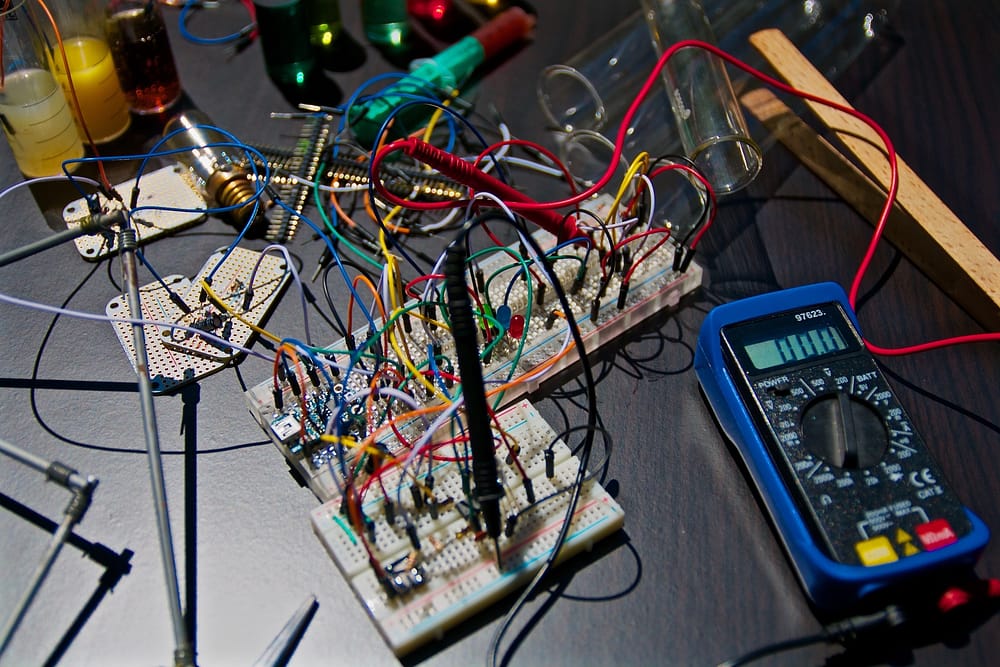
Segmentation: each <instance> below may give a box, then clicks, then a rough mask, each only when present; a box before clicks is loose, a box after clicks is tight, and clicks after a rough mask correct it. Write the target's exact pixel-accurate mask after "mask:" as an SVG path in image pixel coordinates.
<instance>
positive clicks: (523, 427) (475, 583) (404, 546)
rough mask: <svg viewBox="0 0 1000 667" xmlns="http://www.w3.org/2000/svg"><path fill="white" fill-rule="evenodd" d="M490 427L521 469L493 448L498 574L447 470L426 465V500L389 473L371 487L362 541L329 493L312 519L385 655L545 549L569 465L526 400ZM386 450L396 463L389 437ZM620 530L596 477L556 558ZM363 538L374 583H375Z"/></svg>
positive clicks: (412, 642) (553, 533)
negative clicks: (500, 490) (429, 479)
mask: <svg viewBox="0 0 1000 667" xmlns="http://www.w3.org/2000/svg"><path fill="white" fill-rule="evenodd" d="M497 421H498V422H499V429H497V427H496V426H494V429H495V431H496V430H499V431H501V432H503V433H504V434H505V436H504V440H506V441H513V442H516V443H517V447H518V454H517V456H518V459H519V461H520V464H521V467H522V468H523V469H524V475H523V476H522V474H521V472H520V471H519V470H517V469H516V468H515V467H514V466H512V465H511V464H510V461H509V459H508V460H507V462H506V463H505V459H504V456H503V446H501V447H500V448H499V450H498V457H497V459H498V464H499V465H500V470H499V472H500V477H501V481H502V483H503V487H504V492H505V493H504V497H503V499H502V500H501V511H502V514H503V516H505V517H506V518H507V523H506V527H505V530H504V532H503V534H502V535H501V536H500V539H499V547H500V554H501V562H502V566H503V567H502V569H500V568H499V567H498V565H497V556H496V553H495V551H494V546H493V542H492V540H490V539H488V538H487V539H483V538H484V535H483V533H482V532H479V531H477V530H476V529H474V528H472V527H470V521H469V509H468V507H469V503H468V500H467V498H466V493H465V490H464V489H465V488H467V486H468V480H467V479H465V480H464V483H463V477H462V475H461V474H460V473H461V470H462V468H461V466H460V465H457V464H456V463H455V462H448V461H444V460H436V461H434V463H433V464H432V466H433V467H432V470H431V471H430V473H428V475H430V474H432V475H433V478H434V480H435V481H434V485H433V490H432V491H431V492H430V494H428V492H427V489H426V487H425V486H424V487H423V488H421V489H420V490H419V491H420V493H413V492H412V491H413V489H412V488H411V487H412V484H411V483H410V480H409V478H406V479H402V478H401V477H400V474H399V472H398V470H394V471H393V472H392V473H391V474H390V475H384V476H383V477H382V479H381V482H380V483H379V484H371V485H370V486H369V487H368V492H367V495H366V496H365V498H364V500H363V503H362V510H363V512H364V515H365V516H366V517H367V520H368V521H369V522H370V523H368V529H367V531H366V533H367V535H366V536H362V535H358V534H357V533H356V532H355V531H354V530H353V529H352V528H351V526H350V523H349V521H348V519H347V518H346V516H345V513H344V512H342V505H343V503H342V498H341V497H339V496H338V497H335V498H334V499H332V500H330V501H329V502H327V503H325V504H323V505H321V506H320V507H319V508H317V509H316V510H314V511H313V512H312V524H313V529H314V530H315V532H316V535H317V536H319V538H320V540H321V541H322V542H323V545H324V546H325V547H326V549H327V551H328V552H329V554H330V556H331V557H332V558H333V560H334V562H335V563H336V564H337V567H338V568H339V569H340V571H341V572H342V573H343V575H344V577H345V578H346V579H347V581H348V582H349V583H350V585H351V588H352V589H353V590H354V593H355V594H356V595H357V597H358V599H359V600H360V601H361V603H362V604H363V605H364V607H365V610H366V611H367V612H368V614H369V615H370V616H371V618H372V620H373V621H374V622H375V625H376V626H377V627H378V630H379V632H380V633H381V634H382V635H383V637H384V638H385V641H386V642H387V643H388V645H389V647H390V648H391V649H392V651H393V652H394V653H395V654H396V655H397V656H402V655H404V654H406V653H408V652H410V651H412V650H413V649H414V648H416V647H418V646H420V645H421V644H424V643H426V642H427V641H429V640H431V639H435V638H440V637H441V636H442V635H443V633H444V632H445V630H447V629H448V628H450V627H453V626H454V625H456V624H457V623H459V622H461V621H462V620H464V619H466V618H469V617H470V616H472V615H473V614H475V613H476V612H478V611H480V610H482V609H484V608H485V607H487V606H488V605H490V604H492V603H494V602H496V601H497V600H499V599H501V598H502V597H504V596H505V595H507V594H509V593H511V592H512V591H514V590H516V589H518V588H520V587H521V586H523V585H525V584H526V583H527V581H528V580H529V579H530V577H531V576H532V575H533V574H534V573H535V572H536V571H537V570H538V569H539V568H540V567H541V566H542V564H543V563H544V562H545V560H546V558H547V557H548V556H549V554H550V552H551V551H552V549H553V548H555V547H556V539H557V536H558V534H559V531H560V529H561V528H562V526H563V523H564V521H565V519H566V516H565V515H566V509H567V507H568V502H569V497H570V493H569V491H570V490H571V488H572V485H573V482H574V480H575V478H576V474H577V470H578V468H579V466H580V461H579V459H578V458H577V457H575V456H574V455H573V454H572V452H571V451H570V449H569V447H568V446H567V445H566V443H565V442H563V441H562V440H561V439H560V438H559V437H558V436H557V434H556V433H555V432H554V431H553V429H552V428H551V426H549V424H548V423H547V422H546V421H545V420H544V419H543V418H542V417H541V415H539V414H538V412H537V410H536V409H535V408H534V407H533V406H532V405H531V404H530V403H529V402H528V401H527V400H521V401H519V402H518V403H515V404H514V405H513V406H511V407H510V408H508V409H506V410H504V411H503V412H501V413H500V414H498V416H497ZM388 449H389V450H390V451H393V452H397V453H398V452H403V454H404V455H405V449H404V448H402V447H401V446H400V444H399V442H398V441H396V442H395V443H392V444H389V445H388ZM441 451H442V452H444V451H450V449H447V450H445V449H442V450H441ZM435 458H438V459H440V457H435ZM546 459H548V461H547V460H546ZM421 477H422V478H423V479H425V480H426V477H425V476H424V474H423V473H422V475H421ZM525 478H527V479H529V480H531V481H530V483H529V484H530V486H531V487H532V495H533V496H534V498H535V502H529V500H528V497H529V494H528V490H527V489H526V487H525V484H524V481H523V480H524V479H525ZM387 495H388V500H389V504H390V508H391V509H390V512H391V514H392V516H391V517H389V516H387V507H386V496H387ZM418 497H419V498H420V500H419V505H418V504H417V498H418ZM404 517H407V518H405V519H404ZM623 523H624V512H623V510H622V508H621V506H620V505H619V504H618V503H617V502H616V501H615V500H614V498H612V497H611V496H610V495H609V494H608V493H607V492H606V491H605V490H604V489H603V488H602V487H601V485H600V484H598V483H597V481H596V480H588V481H585V482H584V485H583V488H582V493H581V496H580V499H579V502H578V504H577V506H576V509H575V512H574V514H573V517H572V521H571V524H570V530H569V532H568V533H567V538H566V541H565V542H564V543H563V545H562V550H561V551H560V552H559V557H560V559H564V558H568V557H570V556H572V555H574V554H577V553H579V552H581V551H582V550H589V549H590V548H591V546H592V545H593V544H594V543H595V542H597V541H598V540H601V539H603V538H605V537H607V536H608V535H610V534H612V533H614V532H615V531H617V530H619V529H620V528H621V527H622V525H623ZM411 527H412V535H411V534H409V533H408V529H411ZM363 540H367V547H368V549H370V550H371V555H372V559H373V560H375V561H377V562H378V563H379V564H380V565H381V566H382V567H383V568H384V569H385V572H386V580H384V581H379V577H378V576H377V575H376V573H375V570H374V569H373V567H372V566H371V565H370V560H369V555H368V552H367V551H366V549H365V543H364V542H363ZM417 545H419V546H417Z"/></svg>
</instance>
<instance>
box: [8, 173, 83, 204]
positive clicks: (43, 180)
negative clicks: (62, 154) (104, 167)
mask: <svg viewBox="0 0 1000 667" xmlns="http://www.w3.org/2000/svg"><path fill="white" fill-rule="evenodd" d="M54 181H60V182H61V181H71V182H72V181H80V182H81V183H86V184H87V185H91V186H93V187H95V188H100V187H101V184H100V183H98V182H97V181H95V180H94V179H92V178H87V177H86V176H67V175H66V174H61V175H58V176H39V177H38V178H29V179H28V180H26V181H19V182H17V183H14V184H13V185H10V186H8V187H6V188H4V190H3V191H2V192H0V199H3V198H4V197H6V196H7V195H9V194H10V193H11V192H13V191H14V190H17V189H19V188H23V187H25V186H26V185H34V184H35V183H51V182H54Z"/></svg>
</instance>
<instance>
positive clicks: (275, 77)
mask: <svg viewBox="0 0 1000 667" xmlns="http://www.w3.org/2000/svg"><path fill="white" fill-rule="evenodd" d="M253 4H254V7H255V8H256V10H257V29H258V30H259V31H260V44H261V49H262V51H263V52H264V64H265V66H266V67H267V74H268V76H269V77H271V80H272V81H274V82H275V83H276V84H278V85H279V86H296V87H300V86H303V85H305V84H306V82H307V80H308V79H309V75H310V74H311V73H312V72H313V71H314V70H315V69H316V61H315V58H314V56H313V49H312V45H311V44H310V41H309V39H308V38H307V37H306V35H308V26H309V23H308V21H309V7H308V6H307V3H306V0H254V3H253Z"/></svg>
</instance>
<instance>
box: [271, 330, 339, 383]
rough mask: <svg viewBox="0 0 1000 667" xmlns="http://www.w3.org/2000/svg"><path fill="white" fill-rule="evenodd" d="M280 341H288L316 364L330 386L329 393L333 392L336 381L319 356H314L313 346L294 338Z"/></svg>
mask: <svg viewBox="0 0 1000 667" xmlns="http://www.w3.org/2000/svg"><path fill="white" fill-rule="evenodd" d="M281 342H282V343H290V344H292V345H294V346H295V347H297V348H298V349H299V350H301V351H303V352H305V353H306V356H307V357H309V359H311V360H312V362H313V363H314V364H315V365H316V367H317V368H319V370H320V372H321V373H322V374H323V377H324V378H326V383H327V384H328V385H329V387H330V393H333V385H334V384H336V383H335V382H334V381H333V377H331V375H330V374H329V373H328V372H327V370H326V366H325V365H324V364H323V363H322V362H321V361H320V359H319V357H317V356H316V352H315V348H313V347H312V346H310V345H306V344H305V343H303V342H302V341H300V340H298V339H296V338H282V339H281Z"/></svg>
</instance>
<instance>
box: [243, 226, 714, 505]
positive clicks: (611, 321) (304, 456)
mask: <svg viewBox="0 0 1000 667" xmlns="http://www.w3.org/2000/svg"><path fill="white" fill-rule="evenodd" d="M533 236H534V237H535V238H536V239H537V240H538V241H539V245H540V246H541V247H542V248H543V249H545V248H552V247H553V246H554V245H555V239H554V237H553V236H552V235H551V234H548V233H547V232H543V231H539V232H536V233H535V234H534V235H533ZM648 245H649V246H652V243H650V244H648ZM647 249H648V248H647ZM558 254H559V255H560V256H561V257H562V258H563V259H559V260H556V261H554V262H552V264H553V269H554V272H555V273H556V275H557V276H558V278H559V282H560V284H561V285H563V287H564V289H565V290H566V292H567V297H568V299H569V301H570V306H571V308H572V311H573V313H574V315H575V318H576V321H577V323H578V324H579V327H580V330H581V333H582V334H583V339H584V346H585V347H586V350H587V352H588V353H594V352H596V351H597V350H599V349H601V348H602V347H604V346H606V345H608V344H610V343H612V342H613V341H614V340H616V339H617V338H618V337H620V336H621V335H622V334H624V333H625V332H626V331H628V330H629V329H631V328H633V327H635V326H637V325H639V324H641V323H642V322H643V321H645V320H647V319H648V318H650V317H652V316H654V315H656V314H657V313H660V312H662V311H664V310H666V309H669V308H673V307H675V306H676V305H677V304H678V302H679V301H680V299H681V297H682V296H684V295H686V294H688V293H690V292H692V291H694V290H695V289H697V288H698V287H699V286H700V285H701V281H702V269H701V267H700V266H698V265H697V264H695V263H692V264H691V265H690V266H689V267H688V269H687V271H685V272H678V271H674V270H672V268H671V267H672V264H673V255H674V246H673V245H671V244H669V243H668V244H665V245H663V246H662V247H661V248H659V249H658V250H657V251H656V252H655V253H654V254H653V255H652V256H650V257H649V258H648V259H646V260H645V261H643V262H642V263H641V264H639V265H638V266H637V267H636V270H635V272H634V274H633V276H632V279H631V281H630V289H629V292H628V296H627V299H626V301H625V303H624V304H623V307H622V308H618V289H619V285H620V282H619V281H618V280H613V281H612V282H611V284H610V285H609V286H608V287H607V289H606V290H605V291H604V294H603V296H602V297H601V298H600V299H599V300H598V302H599V308H598V311H597V314H596V317H594V316H593V302H594V300H595V298H596V297H597V295H598V293H599V291H600V282H601V269H600V267H599V265H598V259H597V253H596V252H594V253H591V254H590V256H589V257H587V255H586V249H585V248H583V247H580V246H567V247H565V248H562V249H561V250H559V253H558ZM584 257H587V260H586V267H587V271H586V274H585V276H584V280H583V281H582V283H581V284H580V285H579V289H577V290H575V291H573V290H572V289H571V286H572V285H573V283H574V281H575V279H576V276H577V274H578V270H579V267H580V266H581V265H583V258H584ZM574 258H575V259H574ZM479 267H480V268H481V269H482V271H483V273H484V275H486V276H496V277H497V278H496V279H494V280H493V281H492V282H491V283H489V284H488V286H487V287H486V291H487V292H488V293H489V295H490V298H491V299H492V301H493V303H501V302H504V301H506V303H507V304H508V306H509V308H510V310H511V312H512V313H513V314H514V315H527V317H526V318H525V328H524V332H523V335H522V337H521V338H520V339H514V338H512V337H511V336H504V337H503V340H501V341H500V342H499V344H498V345H496V346H495V348H494V350H493V353H492V354H491V355H490V357H489V359H484V361H483V375H484V378H485V380H486V381H487V382H488V383H489V382H491V383H492V384H493V385H496V384H498V383H500V382H502V381H506V380H507V379H508V377H512V378H515V379H517V378H521V379H522V381H521V382H519V383H518V384H517V385H516V386H513V387H511V388H510V389H509V390H508V391H507V392H506V393H505V394H504V396H503V398H502V402H501V404H500V405H501V407H502V406H503V405H509V404H511V403H512V402H514V401H516V400H518V399H520V398H522V397H524V396H526V395H529V394H531V393H533V392H535V391H537V390H538V389H539V387H540V386H541V384H542V383H543V382H544V381H545V380H546V379H548V378H551V377H552V376H554V375H555V374H557V373H559V372H560V371H562V370H565V369H566V368H567V367H569V366H571V365H572V364H574V363H576V361H577V360H578V358H579V356H578V352H577V351H576V350H572V351H570V352H569V353H568V354H565V355H563V356H561V357H559V358H558V360H557V361H556V362H555V363H551V364H548V365H546V364H547V362H549V360H550V359H552V358H553V357H555V356H557V355H559V353H560V351H562V350H563V348H564V345H565V344H566V342H567V340H568V327H567V325H566V321H565V319H563V318H562V317H559V316H556V315H554V314H553V311H560V312H561V309H560V306H559V302H558V300H557V298H556V296H555V294H554V291H555V290H554V289H553V288H552V286H551V285H548V286H547V289H545V294H543V295H542V296H543V297H544V299H541V300H540V299H539V298H538V296H539V291H538V288H537V287H536V288H535V291H534V294H533V303H532V306H531V309H530V313H529V312H528V291H527V287H526V284H525V282H524V281H523V280H522V279H521V278H519V277H515V276H516V272H517V270H518V268H519V267H518V265H517V264H516V263H514V262H512V260H511V259H510V257H509V255H507V254H506V253H504V252H500V251H498V252H496V253H494V254H493V255H491V256H489V257H487V258H486V259H485V260H483V261H480V262H479ZM512 280H513V281H514V282H513V284H512V286H511V288H510V290H509V294H508V290H507V287H508V285H511V281H512ZM414 319H416V318H414ZM377 322H378V321H377ZM367 333H368V330H367V328H366V327H363V328H359V329H357V330H356V331H355V338H356V340H357V341H364V340H365V339H366V337H367ZM436 338H437V342H438V343H439V344H440V345H441V350H442V354H443V356H444V357H446V358H449V359H455V354H454V343H453V340H452V338H451V336H450V335H449V334H447V333H440V332H439V333H438V334H437V337H436ZM406 341H407V347H408V349H409V350H410V353H411V356H412V359H413V361H414V363H415V364H416V365H417V366H419V367H425V366H426V365H427V364H428V348H429V347H430V344H431V343H432V342H433V341H432V339H431V338H430V337H429V336H428V334H427V331H426V330H425V329H424V328H423V327H422V326H420V324H419V323H418V322H416V321H415V322H414V323H413V326H412V327H411V331H410V333H408V334H406ZM480 344H481V346H480V349H484V347H485V344H486V343H485V341H483V340H481V341H480ZM328 349H331V350H336V351H337V355H338V358H339V359H340V360H341V362H344V361H346V358H347V357H348V356H349V353H348V352H347V345H346V344H345V342H344V340H343V339H341V340H339V341H336V342H335V343H334V344H333V345H331V346H330V347H329V348H328ZM383 354H384V355H385V356H386V358H388V359H389V360H392V361H396V357H395V354H394V352H393V351H392V350H391V349H390V348H389V346H384V351H383ZM515 360H516V364H515ZM512 366H513V368H512ZM543 367H544V369H545V370H544V372H536V369H539V368H543ZM337 382H338V385H337V387H336V388H335V389H334V390H333V391H331V390H330V389H328V388H325V387H313V388H309V389H308V390H304V391H305V393H306V394H307V396H306V400H304V401H303V400H300V399H299V398H297V397H296V396H294V395H293V393H292V392H291V390H290V388H289V387H288V386H287V385H285V386H283V388H282V408H281V409H278V408H277V407H276V406H275V398H274V393H273V387H274V384H273V382H272V381H271V380H266V381H264V382H261V383H260V384H258V385H257V386H255V387H253V388H251V389H250V390H249V391H248V392H247V394H246V398H247V403H248V404H249V407H250V412H251V414H253V415H254V417H255V418H256V420H257V422H258V423H259V424H260V426H261V427H262V428H263V429H264V431H265V432H266V433H267V435H268V437H270V438H271V440H272V441H273V442H274V443H275V445H276V446H277V447H278V449H279V450H280V451H281V452H282V454H283V455H284V456H285V457H286V459H287V460H288V462H289V464H290V465H291V466H292V468H293V469H294V470H295V471H296V472H297V473H298V474H299V475H300V476H301V478H302V479H303V480H304V481H305V483H306V484H308V486H309V488H310V489H312V491H313V493H315V494H316V497H317V498H319V499H320V500H322V501H326V500H329V499H331V498H333V497H334V496H335V495H336V493H337V487H336V484H335V483H334V481H333V478H332V477H331V476H330V473H329V470H328V468H327V467H326V465H325V461H326V460H328V459H329V456H330V448H316V447H314V446H310V444H311V443H315V442H316V440H317V438H318V436H319V435H320V432H321V431H318V430H317V429H316V426H315V425H316V424H325V423H326V422H327V419H328V418H329V415H330V414H332V413H333V412H336V410H337V405H338V403H339V402H340V401H342V400H343V399H344V397H345V396H350V395H354V394H356V393H357V392H360V391H363V390H364V389H365V388H366V387H367V383H368V379H367V375H363V374H360V373H353V374H352V375H351V377H350V378H347V379H344V378H342V377H341V378H339V379H338V381H337ZM403 389H404V390H405V391H407V392H408V393H410V394H411V395H413V396H414V397H416V398H417V399H418V400H419V401H421V402H424V401H426V402H427V403H428V404H431V403H434V402H435V401H436V400H437V399H436V398H434V397H433V396H428V395H427V394H426V392H425V389H424V387H423V385H420V384H419V383H417V382H413V381H411V382H409V383H407V385H406V387H405V388H403ZM302 405H307V406H308V412H309V414H308V415H307V417H308V418H307V419H303V415H302V409H301V407H300V406H302ZM303 425H304V429H305V432H306V438H304V439H303V437H302V428H303ZM357 435H358V436H359V439H360V438H363V437H364V435H365V434H357Z"/></svg>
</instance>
